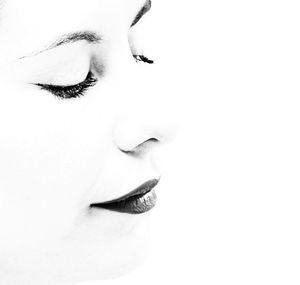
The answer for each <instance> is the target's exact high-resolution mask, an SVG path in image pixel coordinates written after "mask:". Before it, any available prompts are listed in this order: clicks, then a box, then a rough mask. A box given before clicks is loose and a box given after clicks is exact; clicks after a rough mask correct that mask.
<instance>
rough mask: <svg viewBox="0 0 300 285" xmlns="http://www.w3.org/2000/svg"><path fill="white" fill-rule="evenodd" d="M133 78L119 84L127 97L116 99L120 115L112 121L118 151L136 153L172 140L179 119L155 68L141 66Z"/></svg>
mask: <svg viewBox="0 0 300 285" xmlns="http://www.w3.org/2000/svg"><path fill="white" fill-rule="evenodd" d="M144 68H145V69H144ZM131 75H132V74H131ZM133 78H134V80H128V81H126V83H124V85H123V86H122V91H123V92H122V94H124V93H125V92H124V91H126V96H125V95H124V97H123V100H121V101H119V103H120V104H121V107H119V108H120V109H119V111H120V114H121V115H120V116H119V117H118V118H117V119H116V121H115V126H114V128H113V129H114V134H113V137H114V142H115V145H116V146H117V148H118V149H119V150H120V151H122V152H123V153H127V154H131V155H135V156H137V155H142V154H146V153H148V152H150V151H151V150H152V149H153V148H155V147H158V146H160V145H165V144H168V143H169V142H171V141H172V140H174V138H175V136H176V135H177V133H178V122H177V120H176V117H175V114H176V111H175V108H173V107H175V106H173V105H170V96H169V95H170V94H168V93H167V90H166V89H167V87H166V86H165V84H164V82H162V81H161V80H160V79H159V78H158V76H157V73H156V72H155V69H151V67H149V66H146V65H145V66H144V65H143V70H141V72H140V73H138V74H137V73H135V74H134V77H133ZM125 86H126V87H125ZM125 98H126V99H125ZM120 104H119V106H120Z"/></svg>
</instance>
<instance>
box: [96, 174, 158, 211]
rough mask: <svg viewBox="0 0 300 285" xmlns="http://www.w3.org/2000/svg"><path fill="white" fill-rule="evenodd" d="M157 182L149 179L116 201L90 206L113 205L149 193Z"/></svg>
mask: <svg viewBox="0 0 300 285" xmlns="http://www.w3.org/2000/svg"><path fill="white" fill-rule="evenodd" d="M158 182H159V179H151V180H148V181H146V182H145V183H143V184H142V185H140V186H138V187H137V188H135V189H134V190H132V191H130V192H129V193H127V194H125V195H124V196H121V197H119V198H117V199H113V200H110V201H105V202H101V203H93V204H91V206H93V205H105V204H110V203H114V202H120V201H123V200H125V199H127V198H129V197H133V196H136V195H144V194H146V193H148V192H150V191H151V190H152V189H153V188H154V187H155V186H156V185H157V184H158Z"/></svg>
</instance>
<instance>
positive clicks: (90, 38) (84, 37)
mask: <svg viewBox="0 0 300 285" xmlns="http://www.w3.org/2000/svg"><path fill="white" fill-rule="evenodd" d="M78 41H86V42H87V43H90V44H98V43H100V42H101V41H102V37H101V36H100V35H98V34H97V33H95V32H92V31H80V32H74V33H68V34H65V35H62V36H60V37H59V38H58V39H57V40H56V41H55V42H53V43H52V44H50V45H48V46H46V47H45V48H44V49H43V50H40V51H38V52H35V53H33V54H30V55H26V56H22V57H21V58H19V59H23V58H26V57H31V56H35V55H38V54H40V53H42V52H44V51H47V50H50V49H53V48H56V47H58V46H61V45H64V44H68V43H75V42H78Z"/></svg>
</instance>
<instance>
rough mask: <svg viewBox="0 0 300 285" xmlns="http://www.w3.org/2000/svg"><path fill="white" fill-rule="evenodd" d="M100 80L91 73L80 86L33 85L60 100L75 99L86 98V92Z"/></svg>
mask: <svg viewBox="0 0 300 285" xmlns="http://www.w3.org/2000/svg"><path fill="white" fill-rule="evenodd" d="M97 81H98V79H97V78H96V77H95V76H94V75H93V73H92V72H91V71H89V73H88V75H87V77H86V79H85V80H84V81H82V82H80V83H78V84H75V85H69V86H62V85H52V84H42V83H33V84H34V85H36V86H38V87H40V89H42V90H46V91H48V92H50V93H52V94H53V95H55V96H57V97H58V98H59V99H73V98H78V97H81V96H84V94H85V92H86V91H87V90H88V89H89V88H91V87H92V86H94V85H95V84H96V83H97Z"/></svg>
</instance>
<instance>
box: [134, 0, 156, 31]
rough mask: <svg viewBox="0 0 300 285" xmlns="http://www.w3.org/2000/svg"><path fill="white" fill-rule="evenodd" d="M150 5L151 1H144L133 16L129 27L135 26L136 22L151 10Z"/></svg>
mask: <svg viewBox="0 0 300 285" xmlns="http://www.w3.org/2000/svg"><path fill="white" fill-rule="evenodd" d="M151 5H152V2H151V0H146V2H145V3H144V5H143V7H142V8H141V9H140V11H139V12H138V13H137V15H136V16H135V18H134V20H133V22H132V24H131V26H130V27H133V26H134V25H135V24H137V23H138V21H139V20H140V19H141V18H142V17H143V16H144V15H145V14H146V13H147V12H148V11H149V10H150V9H151Z"/></svg>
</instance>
